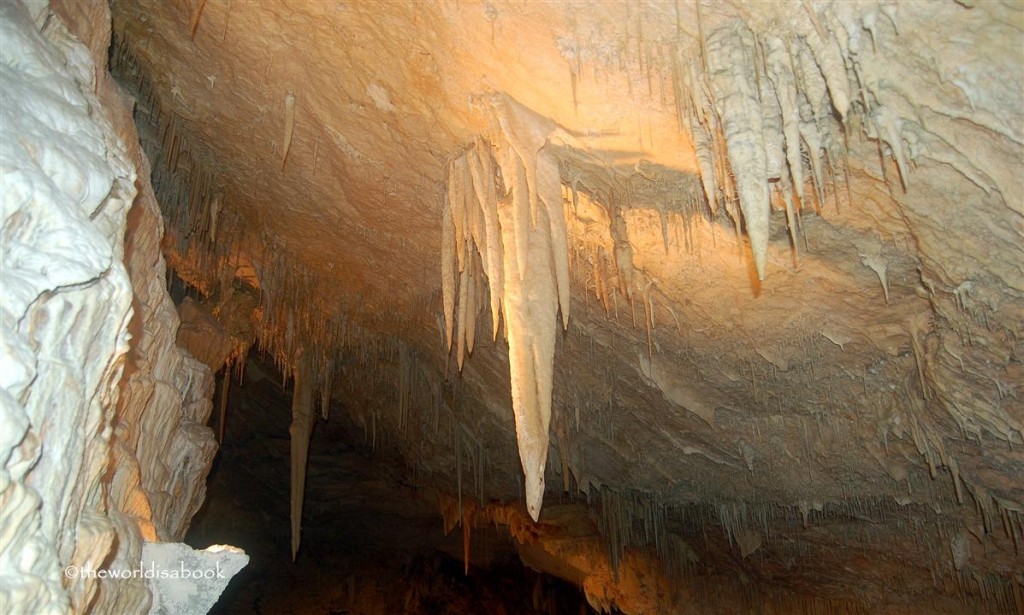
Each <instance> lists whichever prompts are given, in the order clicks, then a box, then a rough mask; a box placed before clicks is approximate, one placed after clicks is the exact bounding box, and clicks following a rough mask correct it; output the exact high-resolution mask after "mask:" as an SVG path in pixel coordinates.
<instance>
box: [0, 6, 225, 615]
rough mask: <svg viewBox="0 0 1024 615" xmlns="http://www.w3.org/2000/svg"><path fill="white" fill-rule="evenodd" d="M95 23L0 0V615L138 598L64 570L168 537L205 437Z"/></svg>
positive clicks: (104, 39) (99, 565)
mask: <svg viewBox="0 0 1024 615" xmlns="http://www.w3.org/2000/svg"><path fill="white" fill-rule="evenodd" d="M109 24H110V15H109V9H108V8H107V7H106V5H104V4H103V3H65V2H55V3H54V4H53V5H52V6H49V5H48V4H47V3H45V2H43V3H40V2H32V3H26V4H24V5H23V4H22V3H20V2H5V3H3V5H2V6H0V28H2V33H0V38H2V40H3V46H2V47H3V49H2V54H3V62H2V69H0V70H2V71H3V73H2V76H0V83H2V87H0V96H2V97H3V98H2V102H0V109H2V113H3V124H2V125H3V138H2V139H0V143H2V148H3V150H2V160H3V162H2V171H0V182H2V186H0V192H2V193H3V201H2V204H3V214H2V220H3V241H2V259H3V260H2V263H3V264H2V285H3V308H2V313H3V317H2V327H3V329H2V339H3V355H2V364H3V369H0V379H2V381H0V384H2V399H3V405H2V411H0V423H2V424H0V433H2V445H0V462H2V464H3V469H2V470H0V501H2V507H0V527H3V540H2V543H0V544H2V548H0V574H2V575H3V577H2V578H3V581H2V583H0V611H3V612H39V613H42V612H76V613H77V612H87V611H90V610H91V611H95V612H117V613H145V612H146V611H147V610H148V608H149V604H150V593H149V590H148V589H147V588H146V586H145V582H144V581H143V580H141V579H112V578H110V577H98V576H96V575H92V576H90V575H87V574H76V573H69V572H68V570H71V569H72V568H73V569H74V570H76V571H77V570H93V571H95V570H101V569H103V567H104V566H107V567H109V568H110V569H115V568H116V569H125V570H128V569H133V568H137V567H138V565H139V561H140V557H141V552H142V540H143V538H144V539H146V540H160V539H163V540H174V539H175V538H180V537H181V536H182V535H183V534H184V532H185V530H186V529H187V527H188V523H189V520H190V519H191V516H192V514H193V513H194V512H195V510H196V509H197V508H198V507H199V505H200V504H201V502H202V498H203V496H204V493H205V484H204V483H205V476H206V473H207V472H208V470H209V466H210V462H211V460H212V457H213V454H214V452H215V450H216V446H215V444H214V442H213V438H212V434H211V432H210V430H209V429H207V428H206V427H204V426H203V424H205V422H206V419H207V417H208V415H209V412H210V407H211V402H210V396H211V394H212V378H211V375H210V372H209V370H208V369H207V368H205V367H203V366H202V365H201V364H199V363H197V362H196V361H195V360H194V359H192V358H191V357H189V356H188V355H187V354H185V353H184V352H183V351H181V350H179V349H178V348H177V347H176V345H175V333H176V329H177V317H176V314H175V312H174V306H173V304H172V303H171V300H170V296H169V295H168V293H167V290H166V286H165V281H164V265H163V258H162V256H161V254H160V251H159V247H160V239H161V236H162V234H163V233H162V221H161V219H160V216H159V210H158V209H157V207H156V204H155V202H154V201H153V200H152V191H151V189H150V187H149V180H148V174H147V173H145V172H144V173H143V174H142V175H141V176H139V175H137V172H136V169H143V170H144V171H145V170H146V169H148V166H147V164H146V163H145V161H144V160H143V159H142V157H141V151H140V149H139V145H138V136H137V133H136V131H135V127H134V124H133V122H132V120H131V103H130V101H129V100H128V99H126V98H125V97H124V95H123V94H122V92H121V90H120V88H119V87H118V86H117V85H116V84H115V83H114V82H113V80H112V79H111V78H110V74H109V73H108V72H107V71H106V59H107V55H106V54H107V47H108V45H109V33H110V27H109Z"/></svg>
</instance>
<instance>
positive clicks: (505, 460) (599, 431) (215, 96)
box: [111, 0, 1024, 587]
mask: <svg viewBox="0 0 1024 615" xmlns="http://www.w3.org/2000/svg"><path fill="white" fill-rule="evenodd" d="M971 4H973V3H968V2H963V3H954V2H944V3H932V4H925V3H916V2H907V3H889V2H882V3H876V2H871V1H860V2H843V3H827V2H795V1H794V2H784V3H741V2H722V3H718V2H715V3H708V2H698V3H696V4H695V3H694V2H692V1H690V0H685V1H684V0H679V1H677V2H616V3H612V2H582V1H581V2H493V3H492V2H483V3H477V2H430V3H420V2H409V3H399V2H351V3H346V2H313V1H301V2H278V3H264V2H241V1H238V0H208V1H206V0H199V2H195V1H189V2H186V1H176V2H165V1H162V0H140V1H133V2H127V1H122V0H116V1H115V2H114V3H113V16H114V36H115V45H114V47H113V48H112V51H111V63H112V66H113V67H114V69H115V74H116V73H117V70H120V71H121V79H122V81H123V82H124V83H126V84H127V85H128V87H129V89H134V90H135V91H136V94H137V97H138V99H139V103H138V105H137V111H136V117H137V120H138V121H139V123H140V126H143V127H145V126H149V133H150V141H151V143H153V144H155V145H154V147H156V148H157V149H155V150H151V153H150V158H151V160H153V167H154V186H155V188H156V191H157V195H158V196H162V199H161V200H162V201H163V205H164V209H165V217H166V218H167V219H168V228H169V229H170V236H171V237H174V238H175V239H174V240H172V241H169V242H168V246H167V250H168V252H169V254H170V257H171V262H172V265H174V266H175V268H176V270H177V271H178V274H179V275H181V276H182V277H183V278H184V279H186V280H187V281H189V282H190V283H192V284H194V285H196V286H197V287H199V288H201V289H203V291H204V293H206V295H207V296H208V297H209V301H210V302H211V304H216V305H219V306H221V307H223V306H225V305H227V304H229V303H230V302H231V295H232V293H236V294H237V293H245V292H248V293H252V294H254V295H256V296H258V297H259V298H260V301H259V303H260V308H258V310H257V312H256V314H257V315H256V317H255V319H254V321H255V323H256V324H255V325H254V329H255V336H256V337H257V338H258V341H259V344H260V345H262V346H263V347H264V348H265V349H267V350H268V351H269V352H270V353H271V354H272V355H273V356H274V357H275V358H276V359H277V360H278V362H279V363H281V364H282V365H284V366H286V367H288V366H293V365H295V364H297V362H298V359H297V358H296V357H297V356H299V354H301V353H302V352H305V353H306V354H307V355H309V354H315V355H316V357H317V361H318V362H319V367H318V370H319V373H321V374H323V373H330V374H331V375H332V377H324V376H322V375H321V376H319V381H320V382H321V384H320V388H321V391H323V390H327V391H328V395H330V394H331V393H332V392H333V397H334V399H335V400H336V404H335V405H337V406H339V407H340V408H341V409H340V410H336V411H340V412H346V413H350V414H351V415H352V416H353V417H355V418H354V420H356V422H357V423H360V424H362V425H366V426H367V427H366V428H367V429H368V430H370V431H372V432H373V434H374V438H379V440H378V441H379V442H380V443H381V444H380V445H381V446H386V447H391V448H392V449H394V450H395V451H396V453H397V454H399V455H400V456H401V457H402V458H404V459H405V461H406V463H407V464H409V465H410V466H412V467H415V468H417V473H418V475H419V476H420V477H421V480H422V481H423V482H424V484H432V485H435V486H438V487H440V488H441V489H442V490H444V491H447V492H449V493H454V492H456V490H463V491H465V492H467V493H474V494H477V495H478V497H480V498H481V499H484V500H487V499H491V498H502V499H507V500H515V501H523V499H524V497H529V490H530V485H529V484H527V485H524V484H523V481H524V468H526V467H527V466H528V465H529V462H528V460H527V458H528V457H529V456H530V455H533V457H532V458H533V459H536V458H537V456H539V463H540V476H542V477H543V476H546V477H547V480H546V486H543V485H542V487H541V493H542V494H544V495H545V498H546V499H548V500H551V499H552V498H558V497H560V496H559V494H561V493H562V492H563V491H565V492H568V493H573V494H577V495H578V494H587V493H599V492H602V490H605V491H606V492H607V491H610V492H612V493H615V494H619V496H621V497H623V498H626V499H629V498H632V499H631V500H629V501H632V502H634V503H635V502H638V501H641V500H642V498H641V499H639V500H638V499H637V498H638V497H639V496H636V495H635V494H637V493H640V494H647V495H646V496H645V497H647V496H650V497H654V498H656V499H657V501H658V502H659V503H660V504H661V505H665V506H670V507H675V508H676V509H677V510H687V508H686V507H704V509H707V510H709V511H712V512H711V513H708V515H709V519H711V521H709V522H714V523H715V524H717V525H720V526H722V528H723V530H725V533H726V534H727V535H728V536H730V540H733V541H735V542H736V543H737V544H738V545H740V547H739V548H738V550H739V549H740V548H741V550H742V555H743V558H746V557H747V556H749V555H750V554H751V553H753V552H756V551H758V550H760V554H759V555H758V557H762V558H765V560H766V561H768V562H773V563H774V564H777V565H776V566H774V567H773V566H770V565H769V566H768V568H769V569H772V570H782V569H783V568H784V566H783V564H782V562H787V561H790V562H791V561H792V558H793V557H797V555H794V554H806V553H808V552H814V550H815V549H817V548H819V547H822V546H823V545H826V546H831V547H834V548H840V547H841V546H842V545H844V544H848V543H849V542H850V541H853V543H855V544H858V545H859V546H861V547H862V548H866V549H870V550H872V552H875V553H877V554H878V557H879V559H878V561H879V562H882V563H880V564H878V565H877V566H875V567H872V566H860V567H859V568H858V570H859V572H858V574H860V575H863V579H862V582H863V583H865V584H867V583H869V582H872V583H875V584H876V586H877V587H882V586H884V584H885V578H886V576H887V575H891V574H892V573H893V570H895V569H897V568H898V567H899V566H900V564H901V563H903V564H909V565H910V566H911V567H912V568H914V569H919V570H926V569H931V570H932V571H933V574H932V576H931V577H930V579H934V578H936V576H938V577H940V578H941V577H942V576H943V575H947V576H949V577H950V578H954V577H955V576H956V574H957V573H958V572H960V571H962V570H972V571H974V573H975V576H974V577H972V578H977V579H983V578H989V577H987V576H986V575H993V578H1002V579H1011V578H1014V576H1015V575H1016V578H1017V579H1018V582H1020V578H1021V575H1022V564H1021V556H1020V551H1019V548H1020V547H1019V546H1018V545H1017V543H1018V542H1019V541H1021V540H1022V539H1024V526H1022V521H1021V516H1020V515H1021V513H1022V511H1024V480H1022V479H1021V477H1022V476H1024V409H1022V406H1024V404H1022V395H1024V366H1022V363H1021V361H1022V351H1024V347H1022V334H1024V326H1022V324H1024V250H1022V245H1024V217H1022V216H1024V200H1022V198H1024V197H1022V195H1024V186H1022V185H1021V184H1022V179H1021V178H1022V177H1024V174H1022V173H1021V170H1022V164H1021V163H1022V145H1024V120H1022V108H1024V75H1022V69H1021V66H1022V64H1021V60H1022V59H1024V58H1022V51H1021V49H1022V48H1024V47H1022V43H1024V36H1022V30H1024V12H1022V10H1021V7H1020V5H1019V4H1016V3H1012V2H1007V3H1000V2H979V3H977V6H969V5H971ZM143 132H144V133H145V132H146V129H145V128H143ZM143 136H144V138H145V134H144V135H143ZM153 151H156V152H158V153H159V155H158V156H157V157H156V159H154V156H153V153H152V152H153ZM474 165H476V166H480V165H482V167H481V168H483V169H484V171H485V172H484V174H483V175H481V174H480V173H479V172H476V171H474V169H475V166H474ZM488 170H489V171H490V172H487V171H488ZM474 182H476V184H477V185H476V186H474ZM488 182H490V184H494V186H493V187H491V188H490V189H489V190H485V191H486V192H488V196H487V197H486V198H484V196H483V192H482V191H481V190H480V188H479V186H480V185H482V184H485V183H488ZM546 195H548V196H547V198H546ZM552 200H555V201H557V203H552ZM488 208H490V209H488ZM787 209H788V210H789V211H787ZM495 212H496V217H492V214H494V213H495ZM520 214H522V216H520ZM563 214H564V221H565V224H564V226H562V225H560V224H558V223H557V220H558V219H561V218H562V216H563ZM460 216H461V217H460ZM527 216H529V217H527ZM493 219H497V220H498V221H499V222H500V229H501V230H500V234H501V237H502V238H503V243H502V246H503V247H498V248H496V249H494V245H495V237H496V236H495V235H493V233H492V234H488V233H490V232H491V231H494V230H495V229H496V228H498V227H495V229H490V230H489V231H488V233H485V232H484V230H482V229H484V227H485V226H487V223H488V221H490V220H493ZM449 225H450V226H449ZM446 226H449V228H448V229H447V230H446V229H445V227H446ZM548 227H550V229H551V232H550V236H549V235H548ZM559 228H562V231H561V232H563V233H564V234H565V235H564V237H565V238H564V239H563V240H562V241H563V242H564V244H565V245H564V247H565V249H564V250H560V248H559V235H558V232H559V230H558V229H559ZM513 231H514V232H513ZM524 232H525V233H526V234H525V235H524V234H523V233H524ZM516 233H519V234H516ZM527 235H528V238H526V236H527ZM485 238H486V240H487V242H490V243H489V244H487V245H484V243H485V242H484V239H485ZM517 241H519V242H522V243H521V245H519V244H517ZM531 242H535V243H531ZM489 250H491V251H490V252H489ZM498 257H503V258H498ZM560 258H561V259H564V261H565V262H566V263H567V275H563V273H565V272H563V270H562V268H563V266H564V263H563V265H560V264H559V259H560ZM446 260H447V262H448V264H447V265H445V263H444V261H446ZM463 261H465V262H463ZM502 267H503V268H504V270H503V271H501V273H502V274H503V276H504V277H503V282H499V281H497V280H496V279H495V278H496V275H497V274H498V272H499V271H500V270H501V269H502ZM524 267H525V268H526V271H528V273H527V274H523V273H522V270H524ZM517 271H518V272H519V277H520V279H518V280H517V279H516V278H515V274H516V272H517ZM460 272H463V273H460ZM531 276H533V277H531ZM537 276H539V278H538V277H537ZM446 277H447V279H446ZM455 278H459V279H460V280H461V281H459V282H456V280H455ZM540 278H543V279H540ZM531 280H532V281H531ZM538 280H540V281H538ZM232 282H233V283H232ZM467 284H469V285H470V286H471V287H472V291H469V292H468V293H467V290H466V289H467ZM243 289H245V290H243ZM495 293H504V294H503V295H502V301H501V302H499V305H498V309H499V310H501V311H502V314H501V317H500V320H499V321H498V322H499V324H498V325H497V326H495V325H494V317H493V313H494V312H493V311H492V305H491V303H490V298H491V297H493V296H495ZM517 293H518V294H517ZM467 294H469V295H472V296H471V297H469V298H467V297H465V296H464V295H467ZM519 295H522V296H523V297H525V300H523V301H520V302H519V303H518V304H517V301H518V299H516V297H517V296H519ZM247 305H249V307H250V309H251V305H252V304H251V302H250V303H248V304H247ZM537 305H541V306H543V309H540V308H537V307H536V306H537ZM517 310H518V311H517ZM556 311H557V312H558V313H559V314H561V316H556ZM541 312H543V313H541ZM510 314H511V315H512V318H511V320H510V319H509V315H510ZM565 316H568V320H567V326H563V317H565ZM467 322H468V324H467ZM467 328H468V329H469V332H467ZM449 329H450V332H449ZM495 332H497V336H496V338H497V339H494V336H493V334H494V333H495ZM506 338H510V339H509V341H506ZM449 344H450V345H451V349H450V350H449ZM470 345H472V352H469V347H470ZM546 345H550V346H551V347H552V348H553V349H554V351H553V352H554V354H553V361H552V360H551V358H550V357H546V356H545V351H544V348H545V347H546ZM300 349H301V350H300ZM297 353H298V354H297ZM510 353H511V354H512V355H513V359H512V361H511V363H510V359H509V357H510ZM460 355H462V356H461V357H460ZM520 355H523V356H522V357H520ZM527 355H528V356H527ZM517 357H518V358H517ZM545 361H547V362H549V363H551V367H550V368H547V367H545V366H546V363H545ZM534 363H536V365H534ZM460 364H461V368H460ZM538 366H539V367H538ZM517 369H518V372H517ZM510 370H511V372H512V377H511V378H510ZM548 371H550V373H549V374H548V375H547V376H545V374H546V373H548ZM545 379H548V380H549V381H550V384H549V385H547V386H550V393H549V394H548V396H549V398H550V407H551V410H550V415H549V416H548V417H545V416H544V413H545V412H544V406H545V404H546V401H545V391H546V388H545V384H544V381H545ZM327 381H330V383H329V384H328V383H327ZM513 398H515V400H516V401H515V403H513ZM537 420H539V421H540V422H539V423H536V422H531V421H537ZM548 420H549V421H550V424H547V421H548ZM538 425H539V427H538ZM517 427H518V440H517ZM547 438H550V447H548V446H546V444H547V441H546V439H547ZM530 447H533V448H534V449H537V448H538V447H539V448H540V449H542V452H539V453H538V452H537V451H534V452H531V453H527V452H524V451H526V450H527V449H530ZM521 454H522V459H521V458H520V455H521ZM545 455H547V459H546V469H545V466H544V459H543V457H544V456H545ZM534 473H535V474H536V472H534ZM527 474H528V476H527V481H528V482H529V470H527ZM456 480H459V481H460V482H459V484H458V485H456V484H455V481H456ZM463 483H464V484H463ZM524 492H526V493H525V496H524ZM629 494H633V495H629ZM702 510H703V509H702ZM530 512H531V514H533V513H534V512H535V511H534V510H532V509H531V511H530ZM540 515H541V519H542V520H543V510H541V511H540ZM815 519H817V520H818V522H819V523H818V525H815ZM896 519H899V520H900V522H899V523H898V524H897V523H896V521H895V520H896ZM914 532H917V533H918V534H919V535H927V536H929V537H930V538H929V539H934V540H935V541H936V542H934V543H926V542H916V541H915V540H914V538H913V536H912V534H914ZM752 534H753V537H752ZM844 541H846V542H844ZM951 541H952V542H951ZM893 543H899V544H900V545H902V546H903V547H904V549H903V551H902V554H901V555H895V554H893V553H890V552H889V549H888V545H890V544H893ZM925 544H933V546H922V545H925ZM951 544H952V545H953V547H952V554H951V551H950V545H951ZM963 544H969V545H972V546H973V549H969V551H970V552H972V553H975V554H980V553H982V552H984V553H986V557H980V556H976V557H974V558H973V559H971V558H970V556H969V555H963V549H960V551H958V550H957V548H958V547H957V545H963ZM934 545H938V546H934ZM965 548H966V547H965ZM958 553H960V555H958ZM882 554H884V555H882ZM935 571H938V572H935ZM833 572H834V571H829V570H824V569H822V570H816V571H814V572H813V573H811V574H814V575H818V577H817V579H818V581H821V579H823V578H824V579H827V578H831V577H830V575H831V574H833ZM779 574H784V573H782V572H779ZM926 576H927V575H926ZM823 583H825V582H823ZM936 583H937V584H939V585H941V584H942V583H941V582H936ZM978 583H981V581H978ZM825 584H826V585H827V583H825Z"/></svg>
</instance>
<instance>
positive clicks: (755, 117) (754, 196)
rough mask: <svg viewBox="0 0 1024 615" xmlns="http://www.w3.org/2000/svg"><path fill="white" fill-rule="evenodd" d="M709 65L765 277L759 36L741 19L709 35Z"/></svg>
mask: <svg viewBox="0 0 1024 615" xmlns="http://www.w3.org/2000/svg"><path fill="white" fill-rule="evenodd" d="M707 44H708V54H709V57H708V69H709V71H710V75H709V77H710V80H711V89H712V91H713V93H714V96H715V104H716V105H717V108H718V113H719V115H720V116H721V118H722V129H723V131H724V132H725V140H726V144H727V145H728V147H727V150H728V156H729V165H730V166H731V167H732V172H733V178H734V180H735V183H736V190H737V192H738V193H739V201H740V210H741V211H742V212H743V221H744V224H745V226H746V228H747V235H748V236H749V237H750V249H751V252H752V253H753V259H754V267H755V269H757V277H758V278H760V279H762V280H763V279H764V277H765V264H766V262H767V260H768V218H769V216H770V214H771V205H770V203H769V199H768V173H767V163H766V160H765V145H764V133H763V128H762V126H763V122H762V118H761V103H760V101H759V100H758V96H757V88H756V86H755V83H754V80H755V75H754V74H753V64H752V63H753V59H754V57H755V53H754V40H753V34H751V32H750V30H748V29H747V28H746V26H744V25H742V24H740V23H735V24H733V25H730V26H726V27H722V28H719V29H718V30H716V31H714V32H713V33H711V35H710V36H708V43H707Z"/></svg>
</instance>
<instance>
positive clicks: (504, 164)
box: [442, 94, 570, 520]
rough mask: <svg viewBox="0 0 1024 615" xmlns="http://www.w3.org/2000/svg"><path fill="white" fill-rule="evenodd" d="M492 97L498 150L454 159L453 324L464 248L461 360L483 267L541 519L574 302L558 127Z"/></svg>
mask: <svg viewBox="0 0 1024 615" xmlns="http://www.w3.org/2000/svg"><path fill="white" fill-rule="evenodd" d="M488 102H489V108H490V110H491V112H492V113H493V114H494V116H495V119H496V120H497V121H496V125H497V126H499V127H500V132H499V133H498V134H496V135H493V138H492V139H491V141H490V142H491V143H493V144H494V148H493V149H494V150H496V151H495V152H493V153H492V148H491V147H490V146H488V145H487V142H485V141H483V140H482V139H477V140H476V142H475V144H474V147H473V148H471V149H470V150H468V151H467V152H466V153H464V154H463V155H462V156H460V157H459V158H457V159H455V160H454V161H452V163H451V164H450V165H449V175H448V177H449V181H448V198H447V200H446V207H445V210H444V212H443V215H444V216H445V219H444V220H443V221H442V234H443V238H442V239H443V243H444V250H445V251H446V252H447V254H446V255H445V257H444V260H443V262H442V265H443V266H442V275H443V276H444V279H443V280H442V287H443V289H444V301H445V305H444V309H445V328H446V333H447V335H448V339H449V340H450V339H451V331H452V328H453V323H452V320H453V319H452V315H453V313H454V310H455V308H456V296H455V282H456V280H455V277H456V272H455V264H454V261H455V254H457V253H458V251H459V250H465V253H464V254H463V256H462V259H463V260H462V261H461V265H460V270H461V271H462V274H461V279H460V281H459V290H458V330H457V333H456V343H457V355H458V356H457V360H458V364H459V369H461V368H462V365H463V363H464V360H465V356H466V354H468V352H469V351H470V350H471V349H472V343H473V341H474V336H475V327H476V314H477V312H478V311H479V310H480V309H481V305H480V304H481V302H482V293H483V289H482V287H481V285H482V284H483V278H484V276H483V275H481V274H485V275H486V280H487V285H488V287H489V290H490V297H491V301H490V303H491V305H490V308H491V315H492V320H493V329H492V335H493V336H495V337H496V336H497V331H498V327H499V315H500V314H504V323H505V332H506V337H507V338H508V344H509V371H510V378H511V385H512V386H511V389H512V409H513V413H514V414H515V423H516V440H517V442H518V445H519V456H520V461H521V462H522V466H523V474H524V476H525V486H526V489H525V490H526V502H527V508H528V509H529V512H530V515H531V516H532V517H533V518H534V519H535V520H536V519H537V518H538V516H539V515H540V509H541V506H542V504H543V499H544V468H545V466H546V464H547V454H548V444H549V427H550V422H551V391H552V386H553V378H554V355H555V335H556V332H557V324H556V319H557V313H558V311H559V310H561V313H562V326H563V327H568V323H569V309H570V276H569V245H568V230H567V225H566V220H565V207H564V204H563V200H562V179H561V171H560V165H559V161H558V158H557V157H556V156H555V154H554V152H553V151H552V150H550V149H547V141H548V136H549V135H551V134H552V133H554V132H555V131H556V129H557V127H556V126H555V124H554V123H553V122H551V121H550V120H547V119H545V118H542V117H541V116H537V115H535V114H533V113H531V112H530V111H529V110H528V109H526V108H525V107H522V106H521V105H519V104H518V103H516V102H515V101H512V100H511V99H509V98H508V97H506V96H504V95H500V94H498V95H493V96H491V97H490V98H489V99H488ZM495 153H496V154H497V156H496V157H497V159H498V165H499V167H500V170H501V175H502V177H503V178H504V180H505V191H506V192H505V194H504V195H501V196H500V198H498V197H499V195H498V192H497V190H496V189H495V183H494V177H495V168H494V163H493V158H494V154H495ZM470 191H472V192H470ZM460 229H463V230H461V231H460ZM466 259H468V262H467V260H466ZM450 344H451V342H450V341H449V349H450V347H451V346H450Z"/></svg>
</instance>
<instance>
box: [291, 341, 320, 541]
mask: <svg viewBox="0 0 1024 615" xmlns="http://www.w3.org/2000/svg"><path fill="white" fill-rule="evenodd" d="M313 365H314V363H313V356H312V355H311V354H304V355H303V356H302V358H300V359H299V362H298V365H297V366H296V368H295V392H294V394H293V397H292V424H291V426H290V427H289V428H288V435H289V436H290V437H291V521H292V561H295V555H296V553H298V551H299V542H300V540H301V538H302V502H303V500H304V498H305V495H306V462H307V461H308V459H309V438H310V436H311V435H312V433H313V422H314V419H315V415H314V414H313V389H314V386H315V384H316V374H315V373H314V369H313Z"/></svg>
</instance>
